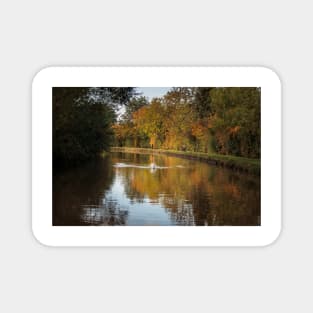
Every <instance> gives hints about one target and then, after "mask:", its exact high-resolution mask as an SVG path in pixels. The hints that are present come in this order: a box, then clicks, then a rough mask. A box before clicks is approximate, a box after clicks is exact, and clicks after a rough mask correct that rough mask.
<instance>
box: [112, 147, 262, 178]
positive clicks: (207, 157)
mask: <svg viewBox="0 0 313 313" xmlns="http://www.w3.org/2000/svg"><path fill="white" fill-rule="evenodd" d="M111 151H112V152H125V153H139V154H165V155H170V156H177V157H181V158H186V159H191V160H198V161H202V162H206V163H209V164H213V165H217V166H221V167H226V168H229V169H232V170H236V171H241V172H246V173H249V174H253V175H260V173H261V161H260V160H259V159H249V158H243V157H237V156H232V155H221V154H207V153H202V152H190V151H175V150H164V149H149V148H133V147H111Z"/></svg>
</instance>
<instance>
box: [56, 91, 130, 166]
mask: <svg viewBox="0 0 313 313" xmlns="http://www.w3.org/2000/svg"><path fill="white" fill-rule="evenodd" d="M132 94H133V88H88V87H54V88H53V91H52V106H53V161H54V164H60V163H62V164H66V165H70V164H75V163H78V162H81V161H83V160H86V159H88V158H90V157H93V156H95V155H96V154H97V153H99V152H101V151H102V150H105V149H107V148H108V147H109V145H110V143H111V141H112V138H113V131H112V128H111V126H112V124H113V123H114V121H115V118H116V113H115V110H116V108H117V107H118V106H121V105H123V104H126V103H127V101H128V100H129V99H130V97H131V96H132Z"/></svg>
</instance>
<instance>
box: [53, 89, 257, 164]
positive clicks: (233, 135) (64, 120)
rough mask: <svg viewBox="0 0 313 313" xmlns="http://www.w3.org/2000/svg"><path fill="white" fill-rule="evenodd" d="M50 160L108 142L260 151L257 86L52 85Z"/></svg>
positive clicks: (84, 154) (77, 158)
mask: <svg viewBox="0 0 313 313" xmlns="http://www.w3.org/2000/svg"><path fill="white" fill-rule="evenodd" d="M52 100H53V101H52V103H53V162H54V165H58V164H65V165H73V164H75V163H78V162H81V161H83V160H86V159H88V158H90V157H93V156H95V155H97V154H98V153H99V152H102V151H105V150H108V149H109V147H110V146H112V145H115V146H128V147H143V148H146V147H149V148H161V149H171V150H180V151H193V152H209V153H210V152H214V153H220V154H231V155H235V156H244V157H249V158H259V157H260V131H261V130H260V101H261V90H260V88H202V87H201V88H200V87H199V88H172V89H171V90H170V91H169V92H168V93H167V94H166V95H164V96H163V97H161V98H154V99H152V100H151V101H148V99H147V98H145V97H143V96H142V95H140V94H138V93H137V92H136V88H132V87H129V88H126V87H125V88H124V87H123V88H117V87H112V88H110V87H103V88H102V87H92V88H87V87H86V88H84V87H54V88H53V97H52Z"/></svg>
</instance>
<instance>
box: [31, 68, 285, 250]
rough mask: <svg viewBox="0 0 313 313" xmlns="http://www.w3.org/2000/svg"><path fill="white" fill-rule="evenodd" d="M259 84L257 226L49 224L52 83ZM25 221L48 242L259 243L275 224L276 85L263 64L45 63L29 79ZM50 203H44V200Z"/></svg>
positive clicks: (273, 232) (274, 231) (273, 233)
mask: <svg viewBox="0 0 313 313" xmlns="http://www.w3.org/2000/svg"><path fill="white" fill-rule="evenodd" d="M57 86H67V87H71V86H72V87H75V86H77V87H79V86H80V87H86V86H88V87H91V86H102V87H105V86H110V87H131V86H134V87H136V86H140V87H152V86H156V87H157V86H160V87H167V86H170V87H171V86H180V87H201V86H202V87H207V86H220V87H221V86H223V87H261V88H262V94H261V97H262V104H261V116H262V118H261V145H262V149H261V150H262V152H261V153H262V157H261V224H262V225H261V226H253V227H250V226H243V227H241V226H210V227H197V226H189V227H177V226H167V227H162V226H153V227H143V226H131V227H125V226H114V227H96V226H88V227H86V226H75V227H73V226H72V227H71V226H62V227H58V226H52V87H57ZM32 92H33V107H32V227H33V234H34V236H35V237H36V238H37V240H38V241H39V242H40V243H42V244H44V245H48V246H264V245H268V244H270V243H272V242H273V241H275V240H276V239H277V237H278V236H279V233H280V230H281V84H280V80H279V78H278V76H277V75H276V74H275V73H274V72H273V71H272V70H270V69H268V68H263V67H49V68H45V69H43V70H41V71H40V72H39V73H38V74H37V75H36V76H35V78H34V80H33V91H32ZM47 203H49V204H47Z"/></svg>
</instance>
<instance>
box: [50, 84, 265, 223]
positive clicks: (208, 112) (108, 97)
mask: <svg viewBox="0 0 313 313" xmlns="http://www.w3.org/2000/svg"><path fill="white" fill-rule="evenodd" d="M52 119H53V122H52V128H53V129H52V137H53V138H52V140H53V141H52V150H53V183H52V186H53V190H52V200H53V203H52V225H53V226H107V227H110V226H202V227H209V226H261V220H262V219H261V180H260V172H261V171H260V164H261V162H260V160H261V88H260V87H257V86H256V87H53V88H52Z"/></svg>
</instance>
